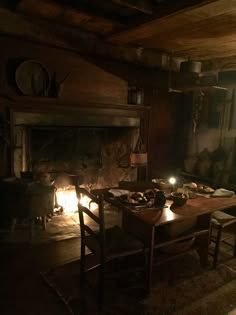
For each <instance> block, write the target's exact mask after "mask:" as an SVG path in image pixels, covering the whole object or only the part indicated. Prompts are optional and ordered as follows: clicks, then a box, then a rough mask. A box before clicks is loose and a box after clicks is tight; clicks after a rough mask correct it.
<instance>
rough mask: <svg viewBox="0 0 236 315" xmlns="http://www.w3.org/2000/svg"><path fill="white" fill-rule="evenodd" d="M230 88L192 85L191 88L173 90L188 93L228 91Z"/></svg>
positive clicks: (177, 87)
mask: <svg viewBox="0 0 236 315" xmlns="http://www.w3.org/2000/svg"><path fill="white" fill-rule="evenodd" d="M228 88H229V87H227V86H221V85H201V84H196V85H191V86H175V87H174V88H173V90H179V91H181V92H188V91H199V90H203V91H207V90H223V91H225V90H227V89H228Z"/></svg>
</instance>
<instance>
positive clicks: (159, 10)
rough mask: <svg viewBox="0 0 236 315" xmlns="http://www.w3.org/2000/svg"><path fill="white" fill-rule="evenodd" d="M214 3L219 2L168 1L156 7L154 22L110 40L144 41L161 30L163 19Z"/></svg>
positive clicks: (118, 34)
mask: <svg viewBox="0 0 236 315" xmlns="http://www.w3.org/2000/svg"><path fill="white" fill-rule="evenodd" d="M212 2H217V0H183V1H176V0H170V1H168V4H167V3H166V2H163V3H161V4H159V5H157V6H156V9H155V14H154V16H152V20H150V21H148V22H146V23H143V24H140V25H137V26H135V27H133V28H128V29H126V30H124V31H121V32H117V33H114V34H112V35H111V36H110V37H109V40H110V41H113V42H120V43H130V42H135V41H138V40H142V39H143V38H146V37H147V36H148V37H151V36H152V35H155V31H156V29H158V28H159V21H160V19H161V18H163V19H164V18H166V17H169V16H172V15H176V14H178V13H183V12H185V11H188V10H190V9H196V8H199V7H202V6H204V5H207V4H209V3H212Z"/></svg>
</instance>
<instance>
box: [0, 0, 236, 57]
mask: <svg viewBox="0 0 236 315" xmlns="http://www.w3.org/2000/svg"><path fill="white" fill-rule="evenodd" d="M9 3H10V4H9ZM0 5H1V6H2V7H5V8H8V9H9V10H12V11H14V12H17V13H20V14H23V15H25V16H26V15H27V16H28V17H32V18H34V19H39V20H47V21H49V22H51V26H52V27H53V25H54V24H55V23H56V24H61V25H65V26H67V27H68V26H69V27H70V28H72V29H80V30H84V31H86V32H89V33H93V34H96V35H97V36H98V37H100V38H102V39H103V40H104V39H105V40H107V41H110V42H112V43H117V44H128V45H135V46H141V47H144V48H153V49H157V50H158V51H164V52H167V53H170V54H172V55H173V56H176V57H180V58H184V59H191V60H209V59H213V58H226V57H232V56H236V0H217V1H206V0H205V1H203V0H202V1H201V0H182V1H176V0H147V1H145V0H92V1H91V0H80V1H78V0H12V1H6V0H4V1H1V0H0Z"/></svg>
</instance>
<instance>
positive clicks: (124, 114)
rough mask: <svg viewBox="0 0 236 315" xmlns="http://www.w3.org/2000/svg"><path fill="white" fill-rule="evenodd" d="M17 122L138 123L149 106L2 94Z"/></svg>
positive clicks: (75, 123) (147, 113)
mask: <svg viewBox="0 0 236 315" xmlns="http://www.w3.org/2000/svg"><path fill="white" fill-rule="evenodd" d="M0 104H2V107H5V108H6V107H7V108H9V109H10V110H11V112H12V114H13V115H12V117H13V124H14V125H31V126H36V125H40V126H97V127H102V126H113V127H119V126H120V127H139V126H140V121H141V120H146V118H147V117H148V115H149V111H150V107H148V106H140V105H129V104H103V103H89V102H83V103H82V102H81V103H79V102H68V101H60V100H58V99H56V98H48V97H25V96H21V97H1V98H0Z"/></svg>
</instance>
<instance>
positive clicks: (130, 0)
mask: <svg viewBox="0 0 236 315" xmlns="http://www.w3.org/2000/svg"><path fill="white" fill-rule="evenodd" d="M112 2H113V3H115V4H119V5H121V6H124V7H127V8H131V9H134V10H137V11H139V12H142V13H145V14H153V13H154V12H153V9H152V6H151V5H150V3H149V2H148V1H144V0H112Z"/></svg>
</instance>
